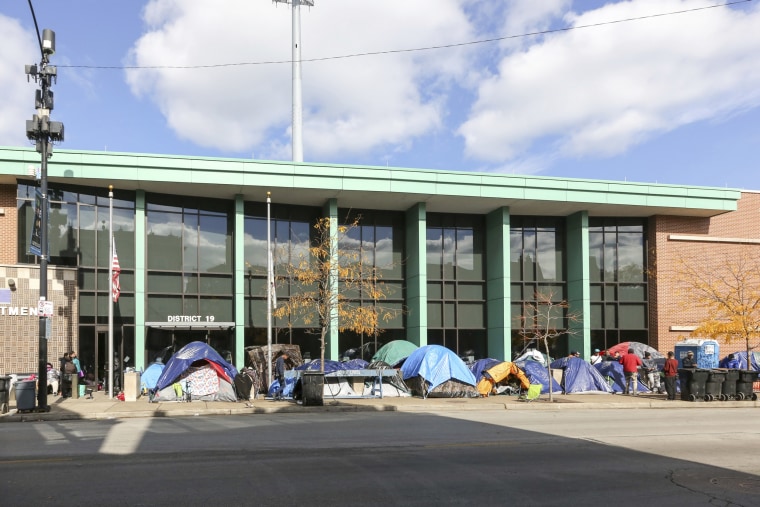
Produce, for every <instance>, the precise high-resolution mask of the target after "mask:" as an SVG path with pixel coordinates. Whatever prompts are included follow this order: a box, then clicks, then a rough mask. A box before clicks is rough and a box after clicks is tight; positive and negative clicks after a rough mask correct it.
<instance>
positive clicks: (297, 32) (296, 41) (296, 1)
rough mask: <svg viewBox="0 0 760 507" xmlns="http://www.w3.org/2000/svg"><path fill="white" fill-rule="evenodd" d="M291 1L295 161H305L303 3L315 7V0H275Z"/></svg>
mask: <svg viewBox="0 0 760 507" xmlns="http://www.w3.org/2000/svg"><path fill="white" fill-rule="evenodd" d="M273 1H274V2H278V3H289V4H290V5H291V9H292V11H293V26H292V29H291V32H292V33H291V37H292V40H293V47H292V49H293V57H292V60H293V71H292V73H293V125H292V127H291V130H292V136H293V139H292V143H293V144H292V148H293V162H303V103H302V100H301V5H307V6H309V7H314V0H273Z"/></svg>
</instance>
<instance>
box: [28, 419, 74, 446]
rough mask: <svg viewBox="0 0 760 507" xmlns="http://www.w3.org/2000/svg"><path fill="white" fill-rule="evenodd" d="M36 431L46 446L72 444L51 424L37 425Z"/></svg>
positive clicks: (35, 426)
mask: <svg viewBox="0 0 760 507" xmlns="http://www.w3.org/2000/svg"><path fill="white" fill-rule="evenodd" d="M34 429H35V430H36V431H37V433H39V434H40V436H41V437H42V439H43V440H44V441H45V445H57V444H68V443H70V441H69V438H68V437H67V436H66V435H65V434H64V433H63V432H62V431H59V430H58V429H57V428H55V426H54V425H52V424H49V423H42V424H35V425H34Z"/></svg>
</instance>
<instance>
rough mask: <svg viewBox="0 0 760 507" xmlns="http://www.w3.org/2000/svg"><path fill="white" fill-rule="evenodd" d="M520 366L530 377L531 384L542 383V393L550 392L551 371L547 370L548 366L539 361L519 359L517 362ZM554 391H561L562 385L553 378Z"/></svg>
mask: <svg viewBox="0 0 760 507" xmlns="http://www.w3.org/2000/svg"><path fill="white" fill-rule="evenodd" d="M515 364H516V365H517V367H518V368H520V369H521V370H522V371H523V372H524V373H525V376H526V377H528V380H530V383H531V384H541V385H542V386H543V387H542V388H541V394H547V393H548V392H549V372H548V371H546V366H544V365H543V364H541V363H539V362H538V361H519V362H517V363H515ZM551 381H552V392H555V393H561V392H562V387H560V385H559V384H558V383H557V381H556V380H554V379H552V380H551Z"/></svg>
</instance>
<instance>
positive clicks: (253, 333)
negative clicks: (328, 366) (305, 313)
mask: <svg viewBox="0 0 760 507" xmlns="http://www.w3.org/2000/svg"><path fill="white" fill-rule="evenodd" d="M271 216H272V221H271V230H272V233H271V234H272V235H271V240H272V247H273V248H272V251H273V257H272V259H273V261H274V274H275V276H276V277H277V290H276V293H277V294H276V295H277V299H278V300H282V299H287V298H289V297H290V295H291V294H293V293H294V292H295V291H297V290H298V284H297V283H296V281H295V280H291V279H289V278H288V277H287V269H286V267H287V265H288V264H297V263H298V261H299V259H301V258H304V257H307V258H308V256H309V247H310V245H311V241H312V237H313V226H314V224H315V223H316V220H317V219H318V218H319V216H320V209H319V208H312V207H306V206H287V205H277V204H273V205H272V207H271ZM266 217H267V212H266V205H265V204H263V203H246V206H245V225H244V228H245V242H244V244H245V269H246V272H245V280H246V281H245V283H246V285H245V345H246V346H253V345H259V346H260V345H266V343H267V301H266V297H267V283H266V282H267V219H266ZM272 327H273V329H272V341H273V342H274V343H288V344H294V345H298V346H299V347H300V348H301V352H302V354H304V355H305V356H307V357H311V358H312V359H315V358H318V357H319V335H318V334H314V333H313V332H312V329H310V328H307V327H306V326H305V324H304V323H303V322H300V321H299V320H295V319H294V320H293V321H289V320H287V319H274V320H273V321H272Z"/></svg>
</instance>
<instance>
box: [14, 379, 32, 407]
mask: <svg viewBox="0 0 760 507" xmlns="http://www.w3.org/2000/svg"><path fill="white" fill-rule="evenodd" d="M36 387H37V381H36V380H23V381H21V382H16V409H17V410H19V411H24V410H34V402H35V395H36V394H37V389H36Z"/></svg>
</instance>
